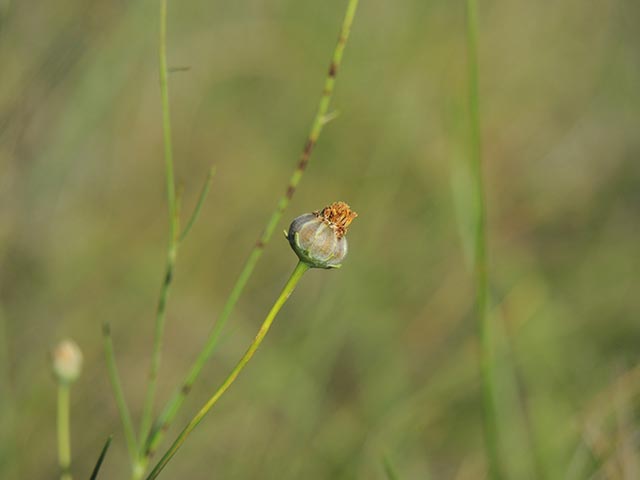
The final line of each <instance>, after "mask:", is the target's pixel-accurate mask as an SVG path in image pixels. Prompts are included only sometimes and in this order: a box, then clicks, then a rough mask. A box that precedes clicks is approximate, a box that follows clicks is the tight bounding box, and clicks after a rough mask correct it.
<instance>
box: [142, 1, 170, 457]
mask: <svg viewBox="0 0 640 480" xmlns="http://www.w3.org/2000/svg"><path fill="white" fill-rule="evenodd" d="M159 44H160V46H159V60H160V61H159V63H160V94H161V97H162V134H163V139H164V160H165V178H166V190H167V203H168V206H169V246H168V248H167V261H166V269H165V275H164V281H163V282H162V287H161V289H160V299H159V300H158V307H157V310H156V322H155V333H154V341H153V354H152V357H151V368H150V370H149V381H148V384H147V393H146V396H145V402H144V408H143V410H142V420H141V422H140V432H139V434H140V443H141V445H144V443H145V440H146V438H147V434H148V432H149V430H150V429H151V422H152V419H153V403H154V398H155V393H156V388H157V384H158V372H159V370H160V359H161V356H162V340H163V337H164V325H165V320H166V305H167V299H168V297H169V291H170V289H171V283H172V280H173V271H174V268H175V262H176V256H177V254H178V244H179V228H180V227H179V221H178V208H177V202H176V186H175V180H174V173H173V145H172V141H171V115H170V110H169V81H168V69H167V0H161V2H160V41H159Z"/></svg>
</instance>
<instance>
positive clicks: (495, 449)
mask: <svg viewBox="0 0 640 480" xmlns="http://www.w3.org/2000/svg"><path fill="white" fill-rule="evenodd" d="M477 45H478V6H477V2H476V0H467V52H468V62H469V126H470V136H471V145H470V147H471V148H470V156H471V168H472V172H473V180H474V184H475V207H476V215H475V254H474V272H475V284H476V316H477V321H478V335H479V337H480V376H481V384H482V404H483V422H484V433H485V444H486V452H487V463H488V466H489V478H492V479H493V480H500V479H502V478H503V475H502V469H501V464H500V452H499V437H498V433H499V432H498V422H497V409H496V403H495V392H494V381H495V379H494V349H493V325H492V324H491V319H490V317H489V312H488V308H489V276H488V269H487V238H486V237H487V232H486V206H485V198H484V197H485V195H484V181H483V175H482V138H481V133H480V100H479V99H480V94H479V74H478V51H477V49H478V47H477Z"/></svg>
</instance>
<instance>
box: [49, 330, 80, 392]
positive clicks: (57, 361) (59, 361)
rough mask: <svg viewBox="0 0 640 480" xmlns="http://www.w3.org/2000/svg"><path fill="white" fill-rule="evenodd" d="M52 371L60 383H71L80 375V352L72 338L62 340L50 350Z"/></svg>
mask: <svg viewBox="0 0 640 480" xmlns="http://www.w3.org/2000/svg"><path fill="white" fill-rule="evenodd" d="M51 356H52V362H53V373H54V374H55V376H56V377H57V379H58V381H60V382H62V383H73V382H75V381H76V380H77V379H78V377H79V376H80V370H81V369H82V352H81V351H80V347H78V345H77V344H76V342H74V341H73V340H63V341H62V342H60V343H59V344H58V345H57V346H56V348H55V349H54V350H53V352H52V355H51Z"/></svg>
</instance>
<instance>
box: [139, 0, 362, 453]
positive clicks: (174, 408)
mask: <svg viewBox="0 0 640 480" xmlns="http://www.w3.org/2000/svg"><path fill="white" fill-rule="evenodd" d="M357 6H358V0H349V3H348V5H347V10H346V13H345V16H344V20H343V22H342V28H341V30H340V35H339V37H338V42H337V44H336V46H335V49H334V51H333V56H332V58H331V63H330V65H329V70H328V73H327V77H326V79H325V83H324V88H323V90H322V94H321V96H320V101H319V103H318V109H317V111H316V115H315V117H314V119H313V122H312V124H311V130H310V132H309V136H308V137H307V140H306V142H305V146H304V149H303V151H302V154H301V155H300V158H299V160H298V163H297V165H296V168H295V169H294V171H293V174H292V175H291V178H290V179H289V183H288V184H287V188H286V190H285V192H284V194H283V195H282V197H280V199H279V201H278V204H277V206H276V209H275V210H274V211H273V213H272V214H271V217H270V218H269V221H268V222H267V225H266V227H265V229H264V230H263V232H262V235H261V236H260V238H259V239H258V241H257V242H256V243H255V245H254V247H253V250H252V251H251V253H250V254H249V257H248V259H247V261H246V263H245V264H244V267H243V268H242V271H241V272H240V275H239V276H238V278H237V280H236V282H235V284H234V286H233V288H232V290H231V293H230V294H229V297H228V298H227V301H226V303H225V305H224V307H223V308H222V312H221V313H220V316H219V317H218V321H217V322H216V324H215V325H214V327H213V329H212V330H211V333H210V334H209V337H208V338H207V341H206V343H205V346H204V348H203V349H202V350H201V351H200V353H199V354H198V357H197V358H196V360H195V362H194V363H193V365H192V366H191V368H190V370H189V372H188V373H187V376H186V377H185V379H184V380H183V382H182V384H181V387H180V388H179V389H178V390H177V391H176V392H175V393H174V395H173V397H172V398H171V399H170V400H169V402H168V403H167V405H166V407H165V408H164V410H163V411H162V414H161V415H160V417H159V418H158V420H157V421H156V423H155V425H154V428H153V431H152V432H151V434H150V436H149V441H148V442H147V446H146V449H145V450H146V455H147V457H150V456H151V455H153V453H154V452H155V449H156V448H157V446H158V444H159V443H160V441H161V440H162V438H163V436H164V432H165V431H166V430H167V428H168V427H169V425H170V424H171V422H172V421H173V419H174V418H175V416H176V414H177V412H178V410H179V409H180V407H181V406H182V404H183V402H184V400H185V398H186V396H187V395H188V394H189V392H190V391H191V388H192V386H193V384H194V382H195V380H196V379H197V378H198V376H199V375H200V372H201V371H202V369H203V367H204V365H205V364H206V362H207V360H208V359H209V357H211V355H212V354H213V352H214V351H215V348H216V346H217V344H218V340H219V338H220V334H221V333H222V330H223V329H224V327H225V325H226V324H227V321H228V320H229V317H230V316H231V313H232V312H233V310H234V308H235V306H236V303H237V302H238V299H239V298H240V296H241V295H242V292H243V290H244V288H245V286H246V284H247V282H248V281H249V278H250V277H251V275H252V273H253V270H254V269H255V267H256V265H257V264H258V261H259V260H260V257H261V256H262V253H263V252H264V249H265V247H266V245H267V244H268V243H269V241H270V240H271V237H272V236H273V232H274V231H275V229H276V227H277V226H278V223H279V221H280V219H281V218H282V214H283V213H284V211H285V209H286V208H287V206H288V205H289V202H290V200H291V198H292V197H293V195H294V193H295V191H296V188H297V187H298V184H299V183H300V180H301V179H302V176H303V174H304V172H305V170H306V168H307V166H308V164H309V160H310V158H311V153H312V151H313V149H314V147H315V145H316V143H317V141H318V138H319V137H320V133H321V132H322V129H323V127H324V125H326V123H327V122H328V121H329V120H330V115H327V112H328V110H329V105H330V102H331V98H332V96H333V90H334V86H335V81H336V76H337V73H338V70H339V68H340V65H341V62H342V57H343V54H344V49H345V46H346V44H347V40H348V39H349V34H350V32H351V25H352V24H353V20H354V17H355V14H356V9H357Z"/></svg>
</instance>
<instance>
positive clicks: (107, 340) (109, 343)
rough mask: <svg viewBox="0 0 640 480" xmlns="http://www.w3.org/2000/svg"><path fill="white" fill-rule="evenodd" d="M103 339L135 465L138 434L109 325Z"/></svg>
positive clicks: (110, 373) (121, 419)
mask: <svg viewBox="0 0 640 480" xmlns="http://www.w3.org/2000/svg"><path fill="white" fill-rule="evenodd" d="M102 337H103V341H104V353H105V357H106V359H107V370H108V372H109V381H110V382H111V388H112V389H113V394H114V396H115V400H116V406H117V407H118V414H119V415H120V421H121V422H122V428H123V429H124V436H125V439H126V442H127V449H128V451H129V457H130V458H131V462H132V463H135V461H136V458H137V455H138V444H137V441H136V434H135V431H134V429H133V422H132V421H131V413H129V407H128V406H127V401H126V400H125V398H124V393H123V391H122V384H121V383H120V375H118V367H117V366H116V358H115V354H114V352H113V340H112V339H111V328H110V326H109V325H108V324H105V325H104V326H103V328H102Z"/></svg>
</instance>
